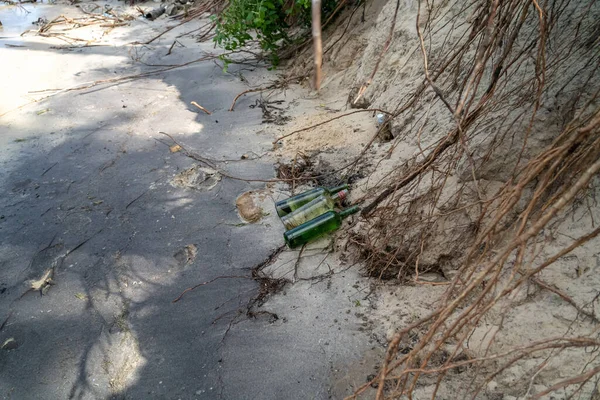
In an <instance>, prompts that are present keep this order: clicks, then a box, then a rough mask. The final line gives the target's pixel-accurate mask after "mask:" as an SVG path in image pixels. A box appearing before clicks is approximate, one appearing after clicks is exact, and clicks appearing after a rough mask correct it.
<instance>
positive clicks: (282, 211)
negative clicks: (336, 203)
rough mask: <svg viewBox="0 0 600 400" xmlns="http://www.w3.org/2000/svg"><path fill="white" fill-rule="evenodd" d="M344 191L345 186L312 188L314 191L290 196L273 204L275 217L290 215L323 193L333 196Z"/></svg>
mask: <svg viewBox="0 0 600 400" xmlns="http://www.w3.org/2000/svg"><path fill="white" fill-rule="evenodd" d="M344 189H348V185H347V184H344V185H340V186H336V187H333V188H329V189H328V188H322V187H318V188H314V189H311V190H308V191H306V192H303V193H300V194H297V195H296V196H292V197H290V198H289V199H286V200H281V201H278V202H277V203H275V209H276V210H277V215H279V216H280V217H283V216H284V215H287V214H289V213H291V212H292V211H294V210H297V209H298V208H300V207H302V206H303V205H305V204H306V203H308V202H310V201H312V200H314V199H316V198H317V197H319V196H320V195H322V194H324V193H327V194H329V195H333V194H334V193H337V192H339V191H340V190H344Z"/></svg>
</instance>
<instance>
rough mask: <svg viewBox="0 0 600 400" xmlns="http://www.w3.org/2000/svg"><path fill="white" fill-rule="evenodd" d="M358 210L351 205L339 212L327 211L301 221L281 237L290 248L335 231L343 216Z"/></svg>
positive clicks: (340, 224)
mask: <svg viewBox="0 0 600 400" xmlns="http://www.w3.org/2000/svg"><path fill="white" fill-rule="evenodd" d="M359 210H360V208H359V207H358V206H353V207H348V208H346V209H345V210H343V211H340V212H336V211H328V212H326V213H325V214H323V215H320V216H318V217H317V218H315V219H312V220H310V221H308V222H305V223H303V224H302V225H300V226H299V227H296V228H294V229H291V230H289V231H287V232H286V233H284V234H283V239H284V240H285V243H286V244H287V245H288V246H289V247H290V248H291V249H293V248H295V247H298V246H302V245H303V244H305V243H308V242H311V241H313V240H315V239H316V238H318V237H321V236H323V235H324V234H326V233H328V232H331V231H335V230H336V229H338V228H339V227H340V226H342V220H343V219H344V218H346V217H347V216H348V215H351V214H354V213H356V212H358V211H359Z"/></svg>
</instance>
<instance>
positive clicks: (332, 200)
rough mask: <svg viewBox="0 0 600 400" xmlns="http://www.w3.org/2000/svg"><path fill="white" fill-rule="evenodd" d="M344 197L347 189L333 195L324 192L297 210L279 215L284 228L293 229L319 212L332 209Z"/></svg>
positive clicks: (340, 202) (323, 212)
mask: <svg viewBox="0 0 600 400" xmlns="http://www.w3.org/2000/svg"><path fill="white" fill-rule="evenodd" d="M346 197H348V190H347V189H344V190H340V191H339V192H337V193H335V194H334V195H330V194H329V193H324V194H322V195H320V196H319V197H317V198H316V199H314V200H312V201H311V202H309V203H306V204H305V205H303V206H302V207H300V208H298V209H297V210H295V211H292V212H291V213H289V214H288V215H284V216H283V217H281V222H283V225H284V226H285V229H293V228H295V227H297V226H300V225H302V224H303V223H305V222H308V221H310V220H311V219H314V218H317V217H318V216H319V215H321V214H325V213H326V212H327V211H331V210H333V208H334V207H335V205H336V204H339V205H341V204H342V202H343V201H344V199H345V198H346Z"/></svg>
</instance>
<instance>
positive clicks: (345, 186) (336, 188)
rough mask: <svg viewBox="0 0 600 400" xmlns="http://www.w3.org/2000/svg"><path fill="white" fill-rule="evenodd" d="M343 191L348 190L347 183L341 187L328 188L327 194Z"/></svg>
mask: <svg viewBox="0 0 600 400" xmlns="http://www.w3.org/2000/svg"><path fill="white" fill-rule="evenodd" d="M344 189H348V184H347V183H344V184H343V185H340V186H335V187H332V188H328V189H327V190H328V191H329V193H337V192H339V191H340V190H344Z"/></svg>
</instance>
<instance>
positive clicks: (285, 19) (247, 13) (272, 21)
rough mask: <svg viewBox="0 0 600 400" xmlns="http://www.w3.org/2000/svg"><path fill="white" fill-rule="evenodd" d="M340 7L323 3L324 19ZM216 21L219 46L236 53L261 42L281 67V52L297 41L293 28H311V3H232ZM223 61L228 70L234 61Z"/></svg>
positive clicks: (240, 0) (258, 0)
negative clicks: (293, 38) (283, 48)
mask: <svg viewBox="0 0 600 400" xmlns="http://www.w3.org/2000/svg"><path fill="white" fill-rule="evenodd" d="M336 5H337V0H325V1H323V2H322V11H323V16H324V17H327V16H329V15H330V14H331V12H332V11H333V10H334V9H335V7H336ZM213 20H214V21H215V23H216V24H217V29H216V35H215V39H214V41H215V42H216V43H217V44H218V45H219V46H221V47H223V48H224V49H225V50H229V51H236V50H240V49H242V48H243V47H244V46H245V45H246V44H248V43H249V42H252V41H257V42H258V44H259V45H260V48H261V49H262V50H263V51H264V52H265V54H266V55H267V56H268V57H269V58H270V61H271V63H272V64H273V66H277V64H278V63H279V57H278V54H277V52H278V50H279V49H280V48H282V47H283V46H285V45H287V44H290V43H292V41H293V40H292V39H291V38H290V37H289V35H288V30H289V28H290V27H291V26H293V25H302V26H304V27H310V23H311V0H231V1H230V3H229V6H228V7H227V8H226V9H225V10H224V11H223V12H222V13H221V14H220V15H218V16H213ZM304 33H306V34H309V32H308V31H306V32H304ZM221 59H222V60H223V61H224V63H225V69H226V68H227V66H228V65H229V63H231V60H230V59H229V58H227V57H221Z"/></svg>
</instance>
